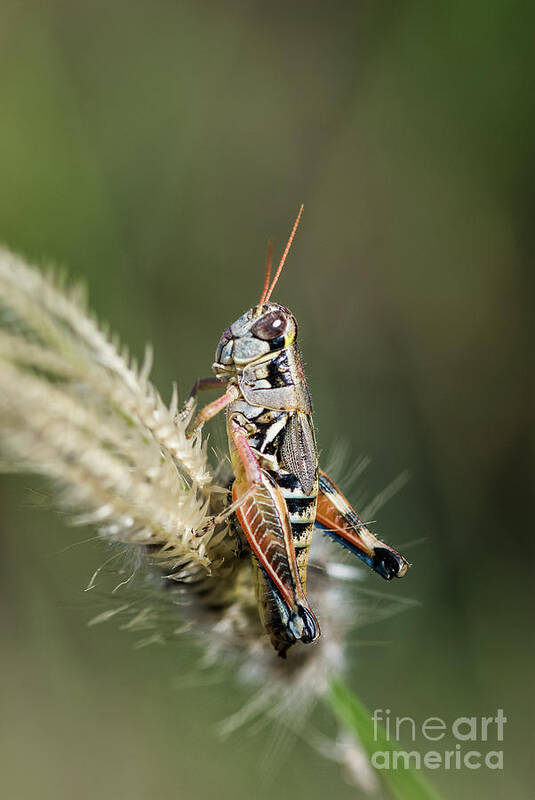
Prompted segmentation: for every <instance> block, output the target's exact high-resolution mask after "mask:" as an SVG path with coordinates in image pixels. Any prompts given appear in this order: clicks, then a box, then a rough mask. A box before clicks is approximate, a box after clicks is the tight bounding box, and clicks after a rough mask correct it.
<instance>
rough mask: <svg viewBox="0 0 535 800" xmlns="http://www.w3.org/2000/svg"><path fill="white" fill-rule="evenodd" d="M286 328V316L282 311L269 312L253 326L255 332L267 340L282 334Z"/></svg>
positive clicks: (260, 337)
mask: <svg viewBox="0 0 535 800" xmlns="http://www.w3.org/2000/svg"><path fill="white" fill-rule="evenodd" d="M285 330H286V316H285V314H284V313H283V312H282V311H270V312H269V314H266V315H265V316H264V317H262V319H259V320H258V322H257V323H256V325H253V328H252V331H253V334H254V335H255V336H257V337H258V338H259V339H264V340H265V341H270V340H271V339H276V338H277V336H282V334H283V333H284V331H285Z"/></svg>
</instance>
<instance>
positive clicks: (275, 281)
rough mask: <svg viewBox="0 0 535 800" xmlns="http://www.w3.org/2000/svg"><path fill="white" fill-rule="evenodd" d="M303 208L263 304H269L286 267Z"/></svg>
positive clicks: (300, 210)
mask: <svg viewBox="0 0 535 800" xmlns="http://www.w3.org/2000/svg"><path fill="white" fill-rule="evenodd" d="M303 208H304V206H303V204H301V208H300V209H299V214H298V215H297V219H296V220H295V222H294V226H293V228H292V232H291V234H290V238H289V239H288V244H287V245H286V248H285V250H284V253H283V254H282V258H281V261H280V264H279V266H278V267H277V272H276V273H275V277H274V278H273V282H272V284H271V286H270V287H269V289H268V291H267V294H265V296H264V295H262V303H268V302H269V298H270V297H271V293H272V292H273V289H274V288H275V284H276V283H277V281H278V280H279V275H280V274H281V272H282V268H283V266H284V262H285V261H286V256H287V255H288V253H289V252H290V247H291V246H292V242H293V238H294V236H295V232H296V230H297V227H298V225H299V220H300V219H301V214H302V213H303Z"/></svg>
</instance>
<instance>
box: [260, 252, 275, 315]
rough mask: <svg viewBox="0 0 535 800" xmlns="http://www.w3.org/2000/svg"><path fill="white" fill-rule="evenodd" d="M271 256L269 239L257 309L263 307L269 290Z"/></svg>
mask: <svg viewBox="0 0 535 800" xmlns="http://www.w3.org/2000/svg"><path fill="white" fill-rule="evenodd" d="M272 256H273V242H272V241H271V239H270V240H269V242H268V246H267V258H266V277H265V280H264V288H263V289H262V296H261V298H260V302H259V303H258V307H259V308H261V307H262V306H263V305H264V302H265V299H266V295H267V292H268V288H269V279H270V278H271V259H272Z"/></svg>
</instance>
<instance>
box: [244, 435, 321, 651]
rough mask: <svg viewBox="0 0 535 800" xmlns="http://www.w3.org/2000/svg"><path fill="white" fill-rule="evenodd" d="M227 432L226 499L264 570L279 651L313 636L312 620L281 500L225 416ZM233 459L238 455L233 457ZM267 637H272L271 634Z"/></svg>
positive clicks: (315, 629) (316, 632)
mask: <svg viewBox="0 0 535 800" xmlns="http://www.w3.org/2000/svg"><path fill="white" fill-rule="evenodd" d="M229 430H230V434H231V438H232V441H233V444H234V447H235V449H236V453H237V455H238V457H239V466H240V467H241V468H238V469H236V470H235V471H236V480H235V481H234V485H233V488H232V498H233V500H234V502H235V503H236V504H237V508H236V516H237V517H238V521H239V523H240V525H241V527H242V530H243V533H244V535H245V538H246V539H247V541H248V543H249V546H250V547H251V550H252V552H253V554H254V555H255V557H256V559H257V561H258V564H259V566H260V568H261V570H262V572H263V573H264V576H265V578H266V580H267V582H268V585H269V587H270V589H271V591H272V593H273V596H274V599H275V601H276V605H277V608H278V611H279V614H280V617H281V621H282V623H283V626H284V628H285V629H286V633H287V643H286V644H283V645H281V644H280V643H279V644H276V643H275V641H274V644H275V646H276V648H277V650H278V651H279V653H280V655H285V652H286V650H287V649H288V647H289V646H290V644H292V642H293V641H295V640H296V639H300V640H301V641H302V642H304V643H305V644H308V643H309V642H312V641H314V640H315V639H317V638H318V636H319V634H320V631H319V625H318V622H317V620H316V618H315V616H314V614H313V613H312V610H311V609H310V606H309V604H308V600H307V598H306V596H305V593H304V591H303V587H302V585H301V580H300V578H299V571H298V567H297V560H296V557H295V547H294V542H293V537H292V529H291V525H290V519H289V516H288V510H287V508H286V504H285V502H284V498H283V496H282V494H281V492H280V490H279V488H278V486H277V485H276V483H275V482H274V481H273V479H272V478H271V476H270V475H269V474H268V473H267V472H265V471H264V470H263V469H261V467H260V465H259V463H258V460H257V458H256V456H255V454H254V452H253V450H252V448H251V446H250V444H249V442H248V440H247V435H246V433H245V432H244V430H243V428H242V427H241V426H240V425H239V423H237V422H236V421H235V420H230V424H229ZM236 462H237V463H238V459H236ZM270 633H272V638H273V632H272V631H270Z"/></svg>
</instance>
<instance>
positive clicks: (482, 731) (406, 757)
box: [371, 708, 507, 770]
mask: <svg viewBox="0 0 535 800" xmlns="http://www.w3.org/2000/svg"><path fill="white" fill-rule="evenodd" d="M372 720H373V738H374V741H375V742H376V744H377V750H375V752H374V753H373V754H372V759H371V762H372V764H373V766H374V767H375V768H376V769H383V770H388V769H422V768H427V769H481V768H486V769H503V749H501V747H500V744H499V743H500V742H503V726H504V725H505V723H506V722H507V717H506V716H505V715H504V713H503V709H502V708H498V710H497V711H496V715H495V716H492V717H457V719H455V720H453V722H452V723H446V722H445V721H444V720H443V719H441V718H440V717H428V718H427V719H425V720H423V721H422V722H418V721H416V720H415V719H414V718H413V717H395V716H393V715H392V714H391V712H390V709H389V708H385V709H382V708H376V709H375V711H374V712H373V716H372ZM445 738H446V741H445V742H442V745H441V747H442V748H444V745H445V744H446V743H447V742H450V745H449V746H448V747H445V748H444V749H436V748H437V745H435V749H431V744H428V743H431V742H441V741H442V740H444V739H445ZM400 740H403V741H404V742H406V741H408V740H410V741H411V742H413V747H412V748H410V749H401V744H400ZM453 742H455V743H453Z"/></svg>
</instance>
